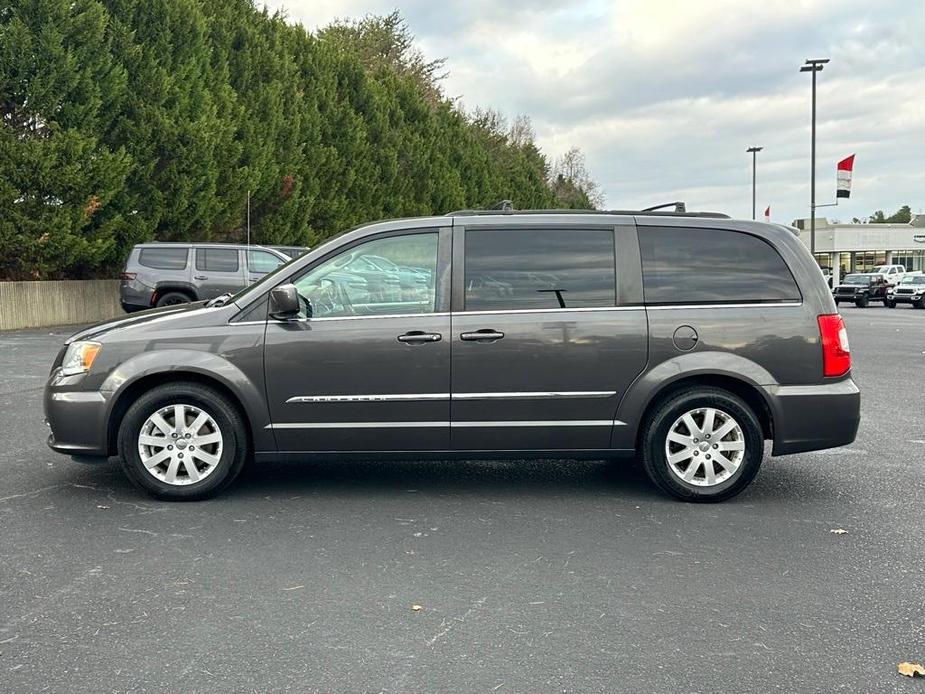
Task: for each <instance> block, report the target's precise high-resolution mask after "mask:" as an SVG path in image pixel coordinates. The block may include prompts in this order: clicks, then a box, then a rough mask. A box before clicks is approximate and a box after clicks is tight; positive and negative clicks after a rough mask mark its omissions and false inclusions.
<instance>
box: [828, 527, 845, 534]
mask: <svg viewBox="0 0 925 694" xmlns="http://www.w3.org/2000/svg"><path fill="white" fill-rule="evenodd" d="M829 532H830V533H832V534H833V535H847V534H848V531H847V530H845V529H844V528H834V529H833V530H830V531H829Z"/></svg>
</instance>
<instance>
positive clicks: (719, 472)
mask: <svg viewBox="0 0 925 694" xmlns="http://www.w3.org/2000/svg"><path fill="white" fill-rule="evenodd" d="M644 427H645V428H644V430H643V440H642V459H643V465H644V467H645V470H646V473H647V474H648V475H649V478H650V479H651V480H652V481H653V482H654V483H655V484H656V485H658V486H659V487H660V488H661V489H663V490H665V491H666V492H668V493H669V494H671V495H672V496H675V497H677V498H679V499H682V500H684V501H722V500H724V499H728V498H730V497H732V496H735V495H736V494H738V493H739V492H741V491H742V490H743V489H745V487H747V486H748V485H749V483H750V482H751V481H752V480H753V479H754V478H755V475H757V474H758V469H759V468H760V467H761V461H762V457H763V455H764V436H763V435H762V431H761V424H760V423H759V422H758V419H757V417H756V416H755V414H754V412H753V411H752V410H751V408H750V407H749V406H748V405H747V404H746V403H745V402H744V401H743V400H742V399H741V398H739V397H738V396H736V395H734V394H733V393H730V392H728V391H725V390H721V389H719V388H706V387H704V388H695V389H690V390H684V391H681V392H680V393H676V394H675V395H673V396H671V397H669V398H667V399H666V400H664V401H663V402H662V403H660V404H659V405H657V406H656V407H655V409H654V411H653V412H652V413H651V414H650V416H649V417H648V418H647V419H646V422H645V423H644Z"/></svg>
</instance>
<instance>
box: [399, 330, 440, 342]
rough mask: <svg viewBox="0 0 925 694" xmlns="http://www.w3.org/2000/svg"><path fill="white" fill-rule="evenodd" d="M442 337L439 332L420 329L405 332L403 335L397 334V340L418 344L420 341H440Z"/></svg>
mask: <svg viewBox="0 0 925 694" xmlns="http://www.w3.org/2000/svg"><path fill="white" fill-rule="evenodd" d="M442 339H443V335H441V334H440V333H425V332H423V331H421V330H412V331H411V332H407V333H405V334H404V335H399V336H398V341H399V342H407V343H410V344H418V343H421V342H440V340H442Z"/></svg>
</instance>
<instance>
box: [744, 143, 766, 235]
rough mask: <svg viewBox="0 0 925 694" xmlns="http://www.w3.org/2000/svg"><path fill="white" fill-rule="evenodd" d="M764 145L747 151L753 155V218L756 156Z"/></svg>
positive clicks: (753, 217)
mask: <svg viewBox="0 0 925 694" xmlns="http://www.w3.org/2000/svg"><path fill="white" fill-rule="evenodd" d="M763 149H764V147H749V148H748V149H747V150H745V151H746V152H750V153H751V155H752V219H755V167H756V161H755V160H756V157H757V156H758V152H760V151H761V150H763Z"/></svg>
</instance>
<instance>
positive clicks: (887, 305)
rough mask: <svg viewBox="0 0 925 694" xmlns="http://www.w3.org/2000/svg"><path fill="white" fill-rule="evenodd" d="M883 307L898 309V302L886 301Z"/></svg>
mask: <svg viewBox="0 0 925 694" xmlns="http://www.w3.org/2000/svg"><path fill="white" fill-rule="evenodd" d="M883 305H884V306H886V307H887V308H896V302H895V301H889V300H885V301H884V302H883Z"/></svg>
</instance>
